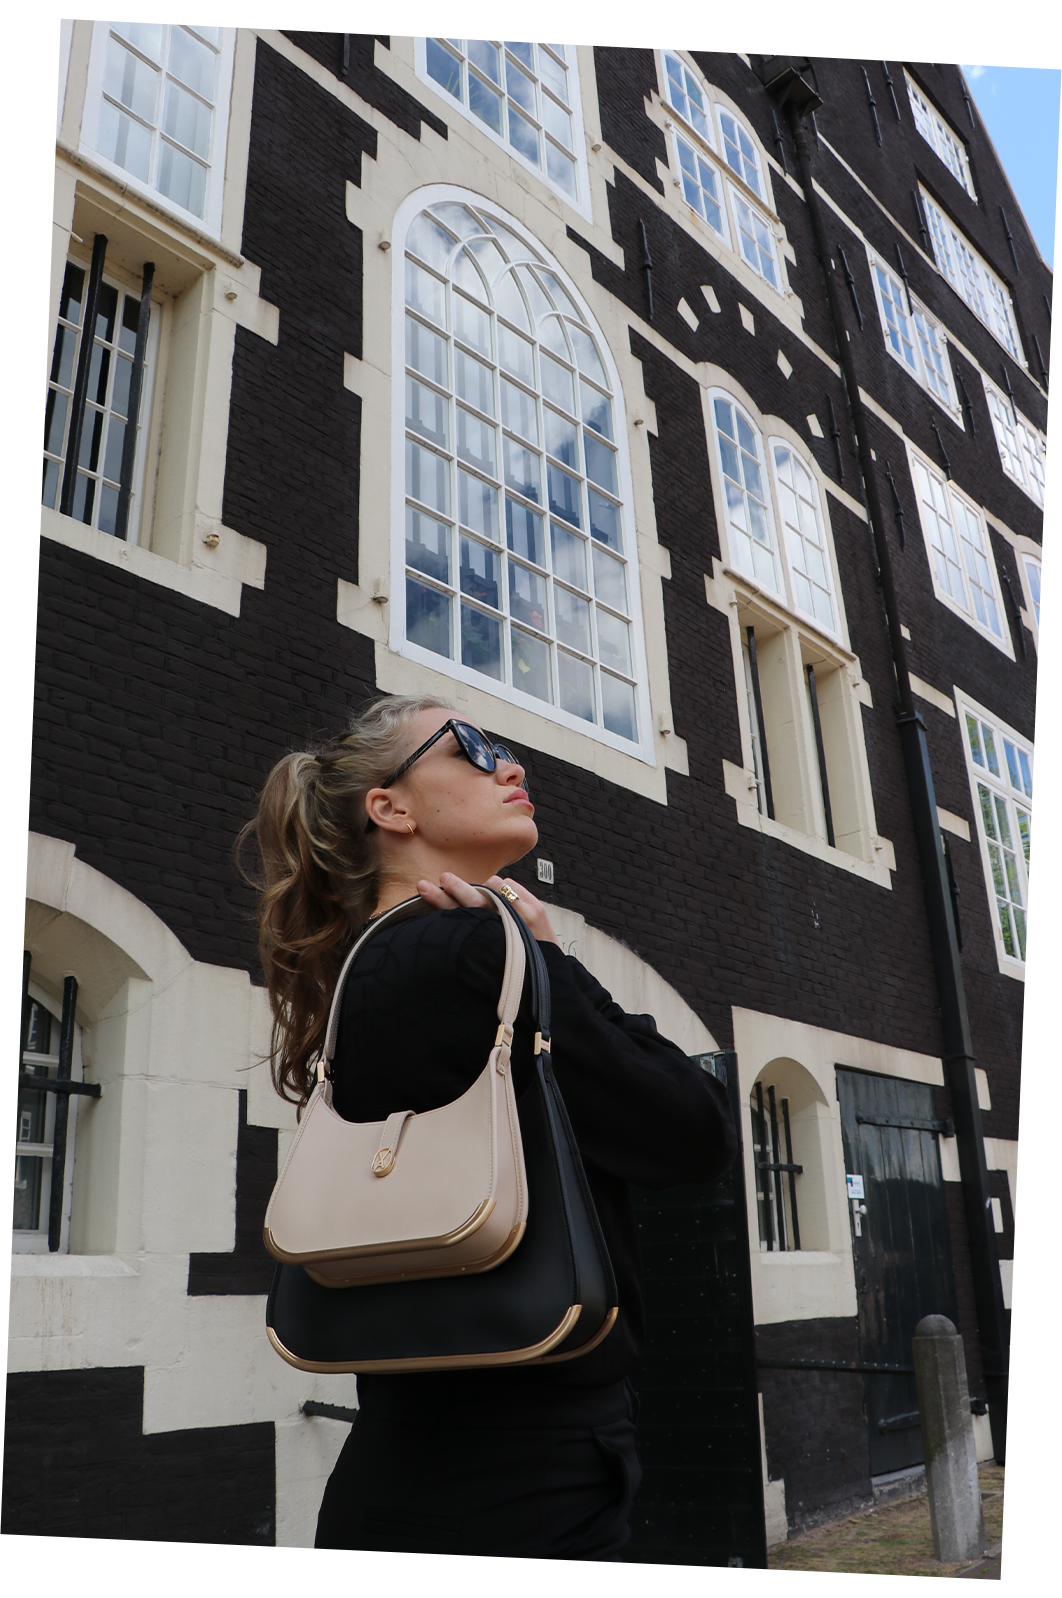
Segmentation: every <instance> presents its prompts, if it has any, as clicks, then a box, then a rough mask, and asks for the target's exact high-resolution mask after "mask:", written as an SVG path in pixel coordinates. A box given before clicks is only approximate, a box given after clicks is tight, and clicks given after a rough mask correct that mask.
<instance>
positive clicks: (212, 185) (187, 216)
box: [80, 22, 236, 238]
mask: <svg viewBox="0 0 1062 1598" xmlns="http://www.w3.org/2000/svg"><path fill="white" fill-rule="evenodd" d="M116 26H118V24H115V23H113V22H96V23H94V24H93V32H92V48H91V53H90V56H89V69H88V81H87V85H86V91H85V114H84V118H83V120H82V125H81V141H80V149H81V153H82V154H83V155H86V156H88V157H89V158H90V159H91V160H92V161H94V162H95V163H96V164H97V165H98V166H100V167H102V168H103V170H104V171H106V172H109V173H111V174H112V176H113V177H115V178H116V179H117V180H118V181H119V182H120V183H123V184H128V185H129V186H130V188H132V189H134V190H135V191H136V193H138V194H143V195H147V196H148V197H149V198H150V199H151V200H152V201H153V202H154V204H156V205H160V206H162V207H163V208H164V209H165V210H167V211H170V212H172V213H173V215H174V216H176V217H179V218H181V220H183V221H184V222H186V223H188V224H190V225H191V226H192V227H193V228H195V229H196V230H197V231H199V230H202V231H203V232H204V233H207V234H208V235H209V236H210V237H211V238H219V237H220V234H221V208H222V199H223V189H224V183H225V152H226V146H227V142H228V126H229V103H230V99H231V94H232V65H233V57H234V54H235V47H236V29H235V28H222V29H221V41H220V47H219V49H218V82H217V99H216V100H215V102H214V107H213V121H212V125H211V136H210V158H209V161H208V162H206V163H204V164H205V165H206V166H207V178H206V193H205V200H204V205H203V215H202V216H201V217H200V216H197V215H196V214H195V213H194V212H193V211H188V210H186V209H185V208H184V207H183V206H181V205H177V204H176V203H175V202H174V201H173V200H171V199H170V198H169V197H168V196H167V195H165V194H163V193H162V191H161V190H160V189H157V188H156V187H155V186H154V184H153V183H148V182H145V181H144V180H143V179H141V178H138V177H135V176H134V175H133V173H131V172H129V171H127V170H126V169H125V168H124V167H121V166H118V165H117V163H116V162H114V161H111V160H109V159H108V158H107V157H106V156H104V155H102V154H101V153H100V151H99V149H98V148H97V146H98V144H99V137H100V119H101V115H102V110H103V84H104V76H105V73H106V67H107V52H108V48H109V40H110V35H111V30H112V28H114V27H116ZM166 26H167V27H177V26H178V24H176V23H170V24H166ZM182 26H183V25H182ZM161 75H162V76H163V78H164V76H165V74H164V71H163V72H162V74H161ZM160 100H161V91H160ZM156 112H157V114H156V120H155V123H154V126H153V133H152V170H154V169H155V166H156V160H155V151H156V149H157V145H158V140H159V138H160V133H159V120H160V117H161V106H157V107H156ZM145 125H146V124H145Z"/></svg>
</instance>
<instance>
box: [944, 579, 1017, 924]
mask: <svg viewBox="0 0 1062 1598" xmlns="http://www.w3.org/2000/svg"><path fill="white" fill-rule="evenodd" d="M999 575H1000V576H1001V577H1002V579H1003V581H1004V583H1005V584H1006V587H1007V593H1008V594H1009V595H1010V606H1011V609H1012V610H1013V612H1014V620H1015V621H1016V622H1017V624H1018V642H1019V644H1020V645H1021V658H1022V660H1028V658H1029V654H1028V650H1027V649H1026V648H1025V627H1024V624H1023V623H1022V619H1021V611H1020V610H1019V609H1018V601H1017V600H1016V599H1015V598H1014V590H1013V588H1012V587H1011V586H1010V573H1009V572H1008V571H1007V570H1006V569H1005V568H1004V569H1001V571H1000V574H999ZM959 948H960V949H961V948H962V940H961V939H960V940H959Z"/></svg>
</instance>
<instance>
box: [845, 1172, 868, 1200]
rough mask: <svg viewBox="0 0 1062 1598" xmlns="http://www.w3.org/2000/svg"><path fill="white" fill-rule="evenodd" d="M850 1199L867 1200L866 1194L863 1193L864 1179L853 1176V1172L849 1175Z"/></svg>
mask: <svg viewBox="0 0 1062 1598" xmlns="http://www.w3.org/2000/svg"><path fill="white" fill-rule="evenodd" d="M848 1197H849V1198H850V1199H861V1198H866V1194H865V1193H864V1192H863V1178H862V1177H861V1176H853V1175H852V1174H851V1172H849V1173H848Z"/></svg>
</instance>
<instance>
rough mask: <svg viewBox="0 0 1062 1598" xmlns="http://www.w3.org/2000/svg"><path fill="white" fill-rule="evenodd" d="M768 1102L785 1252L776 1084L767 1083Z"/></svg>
mask: <svg viewBox="0 0 1062 1598" xmlns="http://www.w3.org/2000/svg"><path fill="white" fill-rule="evenodd" d="M767 1103H768V1105H769V1107H770V1112H771V1158H772V1169H771V1175H772V1176H773V1178H774V1201H775V1204H776V1206H777V1210H778V1247H779V1249H780V1250H781V1251H782V1252H783V1253H786V1252H788V1249H789V1238H788V1235H787V1234H788V1228H787V1226H786V1224H785V1200H784V1198H783V1197H782V1173H781V1171H780V1170H779V1169H778V1166H779V1162H780V1156H781V1149H780V1148H779V1143H778V1105H777V1102H776V1100H775V1092H774V1084H773V1082H769V1083H768V1084H767Z"/></svg>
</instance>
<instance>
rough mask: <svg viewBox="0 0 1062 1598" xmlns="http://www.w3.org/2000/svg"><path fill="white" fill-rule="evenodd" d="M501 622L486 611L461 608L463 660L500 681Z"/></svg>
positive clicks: (463, 606) (469, 607)
mask: <svg viewBox="0 0 1062 1598" xmlns="http://www.w3.org/2000/svg"><path fill="white" fill-rule="evenodd" d="M501 628H502V624H501V622H500V621H499V620H498V619H497V618H496V617H494V616H488V615H487V614H486V612H485V611H482V610H473V608H472V606H471V605H462V606H461V660H462V663H463V664H464V665H466V666H471V667H473V669H474V670H475V671H481V672H483V673H484V675H485V676H487V677H495V678H497V679H498V680H499V681H500V679H501V675H502V647H501Z"/></svg>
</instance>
